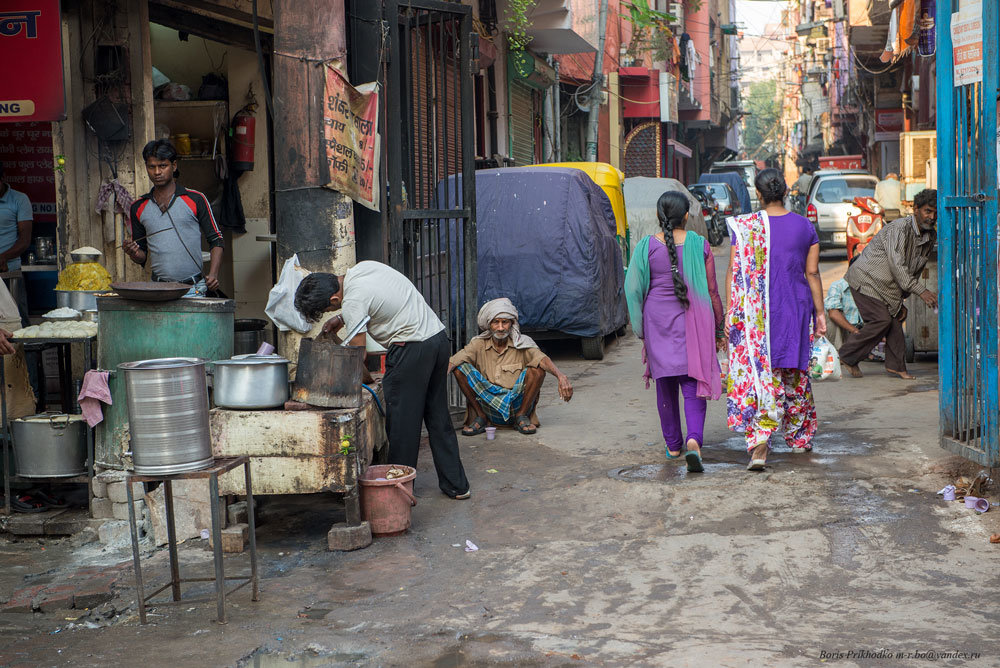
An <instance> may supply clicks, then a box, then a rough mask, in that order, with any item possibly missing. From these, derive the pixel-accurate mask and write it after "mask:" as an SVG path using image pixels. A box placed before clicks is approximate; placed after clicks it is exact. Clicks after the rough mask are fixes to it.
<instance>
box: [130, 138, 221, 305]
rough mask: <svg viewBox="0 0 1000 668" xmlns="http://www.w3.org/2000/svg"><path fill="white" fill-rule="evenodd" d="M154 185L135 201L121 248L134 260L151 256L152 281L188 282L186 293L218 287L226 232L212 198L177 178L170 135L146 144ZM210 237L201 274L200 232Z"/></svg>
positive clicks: (142, 262) (140, 261)
mask: <svg viewBox="0 0 1000 668" xmlns="http://www.w3.org/2000/svg"><path fill="white" fill-rule="evenodd" d="M142 159H143V160H145V161H146V174H147V175H148V176H149V180H150V181H152V182H153V189H152V190H150V191H149V192H148V193H146V194H145V195H143V196H142V197H140V198H139V199H137V200H136V201H135V203H133V204H132V209H131V212H130V213H131V215H130V219H131V223H132V239H130V240H129V241H127V242H125V244H124V245H123V246H122V248H123V249H124V250H125V253H126V254H127V255H128V256H129V257H130V258H131V259H132V261H133V262H135V263H136V264H140V265H142V266H146V261H147V260H150V262H151V264H152V269H153V280H154V281H163V282H171V283H186V284H188V285H190V286H191V290H190V291H189V292H188V294H187V295H185V296H187V297H204V296H205V294H206V293H207V292H208V291H209V290H213V291H214V290H218V289H219V268H220V266H221V265H222V252H223V247H224V244H223V241H222V233H220V232H219V227H218V225H216V224H215V217H214V216H213V215H212V207H211V206H209V204H208V198H207V197H205V195H203V194H202V193H200V192H198V191H197V190H190V189H188V188H185V187H184V186H182V185H180V184H179V183H177V179H176V174H177V150H176V149H175V148H174V146H173V144H171V143H170V142H169V141H167V140H166V139H157V140H155V141H151V142H149V143H148V144H146V146H145V147H143V149H142ZM202 235H204V236H205V239H206V240H207V241H208V247H209V253H210V255H211V259H210V260H209V265H208V273H207V274H203V273H202V272H203V267H204V263H203V262H202V260H201V237H202Z"/></svg>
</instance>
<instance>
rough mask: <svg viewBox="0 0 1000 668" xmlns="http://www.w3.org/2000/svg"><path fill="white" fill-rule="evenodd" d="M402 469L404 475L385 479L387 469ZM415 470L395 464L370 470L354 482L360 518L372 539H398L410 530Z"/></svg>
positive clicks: (413, 503)
mask: <svg viewBox="0 0 1000 668" xmlns="http://www.w3.org/2000/svg"><path fill="white" fill-rule="evenodd" d="M394 468H395V469H403V470H404V471H406V475H405V476H403V477H402V478H395V479H393V480H377V478H385V474H386V472H387V471H388V470H389V469H394ZM416 477H417V470H416V469H414V468H411V467H409V466H401V465H398V464H381V465H378V466H370V467H368V470H367V471H365V473H364V475H362V476H361V477H360V478H359V479H358V482H359V483H361V517H362V519H364V520H365V521H367V522H368V523H369V524H370V525H371V528H372V535H374V536H398V535H399V534H401V533H404V532H405V531H406V530H407V529H409V528H410V508H412V507H413V506H415V505H417V499H416V497H414V496H413V479H414V478H416Z"/></svg>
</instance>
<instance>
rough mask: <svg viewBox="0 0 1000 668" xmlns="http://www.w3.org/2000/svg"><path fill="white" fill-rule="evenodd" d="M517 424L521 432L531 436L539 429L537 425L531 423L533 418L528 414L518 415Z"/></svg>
mask: <svg viewBox="0 0 1000 668" xmlns="http://www.w3.org/2000/svg"><path fill="white" fill-rule="evenodd" d="M516 426H517V430H518V431H519V432H521V433H522V434H525V435H527V436H531V435H532V434H534V433H535V432H536V431H538V430H537V429H535V425H533V424H531V418H529V417H528V416H527V415H518V416H517V423H516Z"/></svg>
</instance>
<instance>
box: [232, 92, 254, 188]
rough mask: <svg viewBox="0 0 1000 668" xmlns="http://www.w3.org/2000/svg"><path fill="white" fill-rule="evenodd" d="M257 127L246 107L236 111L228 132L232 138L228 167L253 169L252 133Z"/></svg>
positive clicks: (246, 170)
mask: <svg viewBox="0 0 1000 668" xmlns="http://www.w3.org/2000/svg"><path fill="white" fill-rule="evenodd" d="M256 127H257V119H255V118H254V117H253V116H252V115H251V112H250V111H249V110H247V108H246V107H244V108H243V109H240V110H239V111H238V112H236V116H234V117H233V124H232V127H231V128H230V133H231V136H232V140H233V145H232V160H231V161H230V169H233V170H235V171H238V172H252V171H253V151H254V135H255V132H256Z"/></svg>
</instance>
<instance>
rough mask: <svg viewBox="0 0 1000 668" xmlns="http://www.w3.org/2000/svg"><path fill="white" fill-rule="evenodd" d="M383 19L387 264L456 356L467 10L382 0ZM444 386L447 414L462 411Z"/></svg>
mask: <svg viewBox="0 0 1000 668" xmlns="http://www.w3.org/2000/svg"><path fill="white" fill-rule="evenodd" d="M385 17H386V22H387V23H388V26H389V49H390V53H389V69H388V76H387V82H388V83H387V85H386V96H387V98H386V99H387V118H386V128H387V135H388V137H387V151H388V160H389V258H390V263H391V264H392V266H393V267H394V268H396V269H398V270H399V271H401V272H403V273H404V274H405V275H406V276H407V277H408V278H409V279H410V280H411V281H413V283H414V285H416V286H417V289H418V290H420V292H421V293H422V294H423V295H424V298H425V299H426V300H427V303H428V304H430V305H431V307H432V308H433V309H434V311H435V312H436V313H437V314H438V317H440V318H441V321H442V322H443V323H445V326H446V327H447V329H448V335H449V337H450V338H451V344H452V349H453V350H455V349H457V348H460V347H461V346H463V345H464V344H465V342H466V341H467V340H468V339H469V337H470V336H471V335H473V334H475V333H476V332H477V331H478V329H477V327H476V313H477V311H478V306H477V293H476V288H477V283H476V280H477V279H476V218H475V214H476V191H475V156H474V153H473V151H474V148H475V145H474V135H473V131H474V127H475V111H474V105H473V90H474V84H473V79H472V74H473V72H472V39H473V37H474V36H475V33H473V26H472V14H471V7H468V6H464V5H460V4H457V3H451V2H439V1H435V0H387V1H386V3H385ZM450 387H451V390H450V392H449V394H450V397H451V403H452V406H454V407H458V406H463V405H464V399H463V397H462V395H461V393H460V392H459V391H458V388H457V386H455V384H454V383H452V384H451V386H450Z"/></svg>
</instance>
